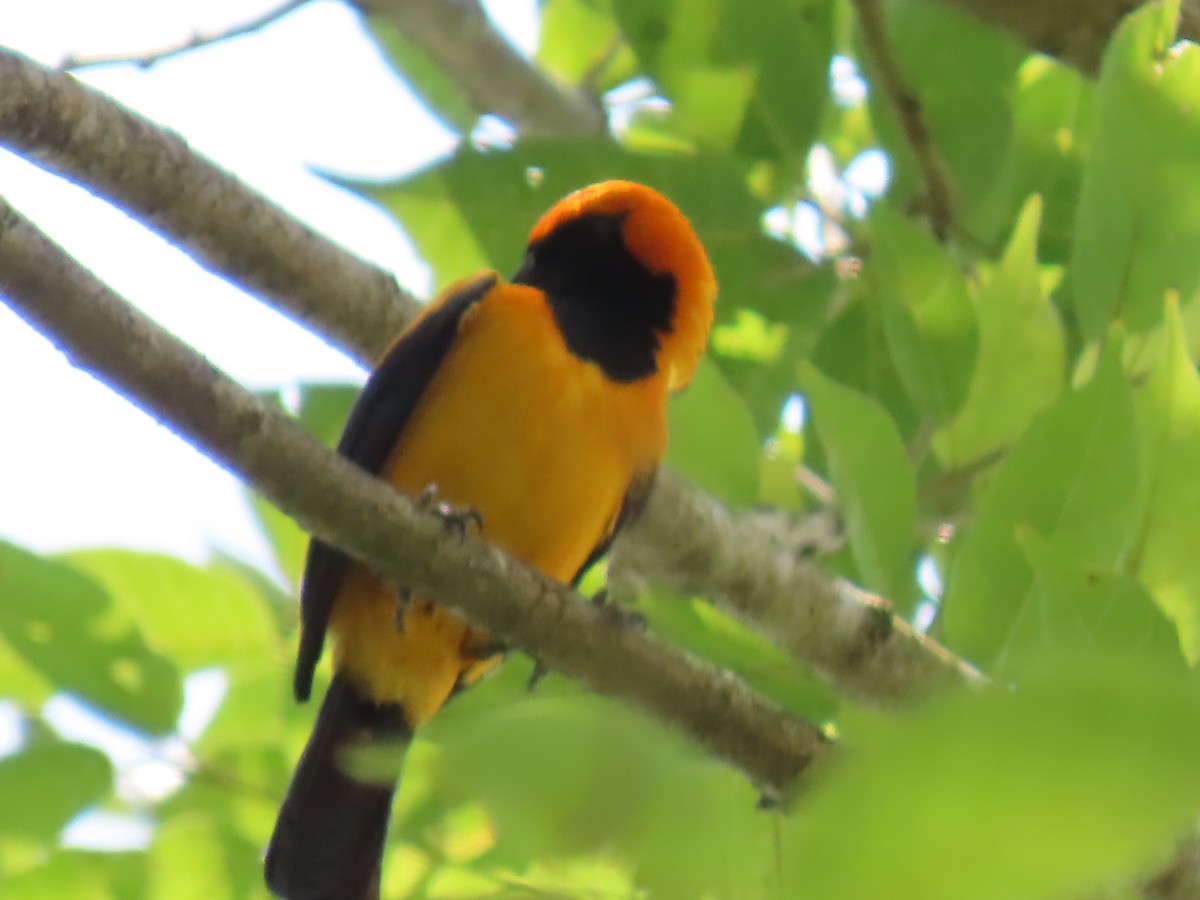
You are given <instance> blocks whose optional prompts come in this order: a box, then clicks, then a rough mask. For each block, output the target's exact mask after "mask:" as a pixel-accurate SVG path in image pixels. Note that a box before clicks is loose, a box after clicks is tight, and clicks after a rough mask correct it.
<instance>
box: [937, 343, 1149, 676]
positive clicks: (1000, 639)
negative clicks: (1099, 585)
mask: <svg viewBox="0 0 1200 900" xmlns="http://www.w3.org/2000/svg"><path fill="white" fill-rule="evenodd" d="M1119 360H1120V348H1118V347H1109V348H1108V349H1106V351H1105V352H1104V354H1103V355H1102V357H1101V360H1100V365H1099V368H1098V369H1097V371H1096V374H1095V375H1094V376H1093V377H1092V380H1091V382H1089V383H1088V384H1087V385H1086V386H1085V387H1084V388H1083V389H1081V390H1078V391H1075V392H1073V393H1070V394H1067V395H1065V396H1063V397H1061V398H1059V400H1057V401H1056V402H1055V404H1054V405H1053V406H1051V407H1050V408H1049V409H1048V410H1046V411H1045V412H1044V413H1042V414H1041V415H1039V416H1038V417H1037V418H1036V419H1034V421H1033V423H1032V424H1031V425H1030V426H1029V428H1028V430H1027V431H1026V432H1025V434H1024V435H1023V436H1022V437H1021V439H1020V440H1019V441H1018V442H1017V444H1016V445H1015V446H1014V447H1013V449H1012V451H1011V452H1010V453H1009V455H1008V458H1007V459H1006V460H1005V461H1004V463H1003V464H1002V465H1001V466H1000V468H999V469H998V470H997V472H996V473H995V474H994V475H993V476H992V478H991V480H990V481H989V482H988V484H987V486H986V487H985V488H984V491H983V494H982V496H981V497H980V498H979V501H978V503H977V504H976V513H975V519H974V522H973V523H972V525H971V526H970V527H969V528H968V529H967V531H966V533H965V536H964V537H963V538H962V544H961V548H960V550H959V552H958V554H957V557H956V560H955V563H954V565H953V568H952V569H951V571H950V578H949V585H948V590H947V595H946V599H945V602H944V613H943V623H944V626H945V635H946V638H947V640H948V641H949V643H950V645H951V646H952V647H954V648H955V649H956V650H957V651H959V652H961V653H962V654H964V655H965V656H967V658H969V659H971V660H972V661H973V662H975V663H977V664H980V665H983V666H985V667H989V668H993V669H995V670H996V671H997V673H998V674H1001V673H1009V672H1011V670H1012V669H1013V668H1014V666H1016V665H1017V664H1018V663H1019V662H1020V661H1021V658H1022V657H1023V656H1024V655H1025V653H1026V652H1027V651H1028V650H1029V643H1028V641H1029V637H1030V635H1031V634H1036V631H1037V629H1036V627H1034V626H1036V622H1037V619H1036V617H1037V614H1038V607H1037V602H1036V599H1037V598H1036V593H1035V592H1034V591H1033V590H1031V588H1032V586H1033V572H1032V570H1031V568H1030V565H1029V562H1028V560H1027V559H1026V557H1025V554H1024V553H1023V552H1022V551H1021V548H1020V546H1019V544H1018V543H1017V529H1018V528H1026V529H1029V530H1031V531H1033V532H1034V533H1035V534H1037V535H1040V536H1041V537H1043V538H1045V539H1046V540H1048V541H1049V542H1050V544H1051V546H1052V547H1053V548H1054V552H1055V553H1059V554H1062V555H1063V556H1064V558H1065V559H1068V560H1070V561H1071V563H1072V565H1073V566H1075V567H1078V568H1082V569H1084V570H1086V571H1090V572H1097V573H1108V572H1113V571H1116V570H1119V568H1120V566H1121V563H1122V561H1123V559H1124V557H1125V555H1126V554H1127V553H1128V552H1129V550H1130V546H1131V543H1132V541H1133V538H1134V535H1135V532H1136V522H1137V519H1138V513H1139V509H1140V503H1141V495H1142V491H1141V483H1142V481H1141V478H1142V476H1141V468H1140V465H1139V458H1138V450H1139V448H1138V439H1137V433H1136V423H1135V421H1134V415H1133V398H1132V395H1131V391H1130V388H1129V385H1128V383H1127V382H1126V380H1125V377H1124V374H1123V373H1122V371H1121V365H1120V362H1119ZM1022 619H1029V620H1030V621H1029V622H1025V623H1023V622H1022Z"/></svg>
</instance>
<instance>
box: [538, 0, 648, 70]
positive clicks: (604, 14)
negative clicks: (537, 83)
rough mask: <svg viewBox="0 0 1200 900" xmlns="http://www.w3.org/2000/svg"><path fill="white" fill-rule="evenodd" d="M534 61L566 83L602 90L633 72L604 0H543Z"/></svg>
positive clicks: (609, 7) (609, 6)
mask: <svg viewBox="0 0 1200 900" xmlns="http://www.w3.org/2000/svg"><path fill="white" fill-rule="evenodd" d="M541 26H542V28H541V38H540V40H539V42H538V52H537V60H538V62H539V63H541V64H542V65H543V66H544V67H545V68H546V69H547V70H548V71H549V72H551V73H552V74H553V75H555V76H557V77H558V78H559V79H560V80H561V81H563V82H565V83H566V84H579V83H581V82H584V81H585V80H586V81H590V82H591V83H592V84H593V85H594V86H595V88H597V89H598V90H600V91H606V90H609V89H611V88H614V87H617V86H618V85H619V84H620V83H621V82H623V81H625V80H627V79H629V78H630V77H632V76H633V74H634V73H635V71H636V70H635V67H634V59H633V54H632V53H631V52H630V51H629V49H628V47H626V46H624V45H623V44H622V43H621V40H620V38H621V35H620V32H619V31H618V29H617V23H616V21H615V20H614V19H613V16H612V4H611V3H609V2H607V0H545V2H544V3H542V18H541Z"/></svg>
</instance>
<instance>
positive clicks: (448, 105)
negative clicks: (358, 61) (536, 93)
mask: <svg viewBox="0 0 1200 900" xmlns="http://www.w3.org/2000/svg"><path fill="white" fill-rule="evenodd" d="M366 23H367V30H368V31H369V32H370V33H371V34H372V35H374V37H375V40H376V42H377V43H378V44H379V47H380V49H381V50H383V53H384V56H385V57H386V58H387V60H388V61H389V62H390V63H391V64H392V67H393V68H394V69H395V70H396V72H397V74H399V76H400V77H401V78H402V79H403V80H404V81H405V83H406V84H407V85H408V87H409V88H410V89H411V90H412V91H413V93H415V94H416V95H417V96H418V97H420V98H421V100H422V101H424V103H425V105H426V106H427V107H428V108H429V110H430V112H432V113H433V114H434V115H436V116H437V117H438V118H440V119H441V120H442V121H443V122H445V123H446V125H447V126H449V127H450V128H452V129H454V130H455V131H460V132H467V131H470V130H471V129H472V128H473V127H474V126H475V122H476V121H477V120H478V119H479V112H478V111H477V110H476V109H475V108H474V107H473V106H472V105H471V101H470V99H469V98H468V97H467V95H466V93H464V91H463V90H462V88H461V87H459V86H458V83H457V82H455V80H454V79H453V78H451V77H450V76H449V75H447V74H446V73H445V72H443V71H442V67H441V66H440V65H438V63H437V62H436V61H435V60H433V59H432V58H431V57H430V56H429V54H427V53H426V52H425V51H424V50H422V49H421V47H420V46H418V45H417V44H416V43H415V42H413V41H411V40H409V39H408V37H407V36H405V34H404V32H402V31H401V30H400V29H399V28H397V27H396V26H395V25H393V24H392V23H391V22H390V21H389V20H388V19H387V18H386V17H385V16H368V17H367V18H366Z"/></svg>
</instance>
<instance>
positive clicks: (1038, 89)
mask: <svg viewBox="0 0 1200 900" xmlns="http://www.w3.org/2000/svg"><path fill="white" fill-rule="evenodd" d="M1093 92H1094V85H1093V83H1092V82H1091V81H1090V80H1088V79H1087V78H1086V77H1085V76H1084V75H1083V74H1082V73H1080V72H1078V71H1076V70H1075V69H1072V68H1070V67H1069V66H1066V65H1064V64H1062V63H1059V62H1057V61H1055V60H1053V59H1051V58H1049V57H1046V56H1031V57H1029V58H1028V59H1026V60H1025V62H1024V63H1023V64H1022V66H1021V70H1020V73H1019V76H1018V79H1017V89H1016V96H1014V97H1013V101H1012V103H1013V139H1012V141H1011V143H1010V144H1009V147H1008V152H1007V154H1006V156H1005V159H1004V162H1003V164H1002V165H1001V167H1000V169H999V171H998V172H997V173H996V176H995V182H994V185H993V187H992V191H991V193H990V195H989V196H988V197H987V199H986V200H984V201H982V202H981V203H980V204H979V205H978V206H977V207H976V208H975V210H974V211H973V213H972V215H971V217H970V221H969V222H968V223H967V226H968V228H969V229H970V230H971V232H972V233H973V234H976V235H979V236H981V237H983V238H984V239H985V240H986V241H987V242H988V243H991V242H992V241H993V240H994V239H998V238H999V237H1000V236H1001V235H1002V234H1003V233H1004V232H1005V231H1007V229H1008V228H1009V226H1010V224H1011V222H1012V221H1013V219H1014V218H1015V217H1016V215H1017V213H1018V212H1019V209H1020V206H1021V204H1023V203H1025V202H1026V198H1027V197H1029V195H1030V194H1037V195H1038V196H1040V197H1041V198H1042V200H1043V202H1044V204H1045V209H1044V211H1043V214H1042V227H1041V233H1040V234H1039V237H1038V246H1039V255H1040V256H1041V258H1042V260H1043V262H1046V261H1049V262H1053V263H1063V262H1066V260H1067V258H1068V257H1069V256H1070V254H1071V249H1072V245H1073V243H1074V239H1075V211H1076V208H1077V207H1078V205H1079V191H1080V189H1081V186H1082V184H1083V169H1084V158H1085V155H1086V152H1087V150H1088V148H1089V147H1090V146H1091V141H1092V132H1093V131H1094V126H1095V98H1094V97H1093Z"/></svg>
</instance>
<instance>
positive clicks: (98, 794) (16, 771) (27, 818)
mask: <svg viewBox="0 0 1200 900" xmlns="http://www.w3.org/2000/svg"><path fill="white" fill-rule="evenodd" d="M112 775H113V773H112V765H111V764H110V763H109V761H108V757H106V756H105V755H104V754H103V753H101V752H100V751H99V750H94V749H92V748H91V747H85V746H83V745H81V744H68V743H60V742H54V743H41V744H34V745H32V746H30V747H26V748H25V749H24V750H22V751H21V752H20V753H17V754H14V755H13V756H6V757H3V758H0V797H3V798H4V802H3V803H0V834H2V835H6V836H20V837H27V838H32V839H33V840H36V841H41V842H43V843H50V842H52V841H54V840H56V839H57V837H58V834H59V832H60V831H62V830H63V828H65V827H66V825H67V823H68V822H70V821H71V820H72V819H73V818H75V816H76V815H78V814H79V813H81V812H83V810H85V809H87V808H88V807H89V806H93V805H94V804H96V803H99V802H100V801H101V800H103V799H104V798H105V797H107V796H108V794H109V792H110V791H111V790H112ZM6 896H8V895H7V894H6Z"/></svg>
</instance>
